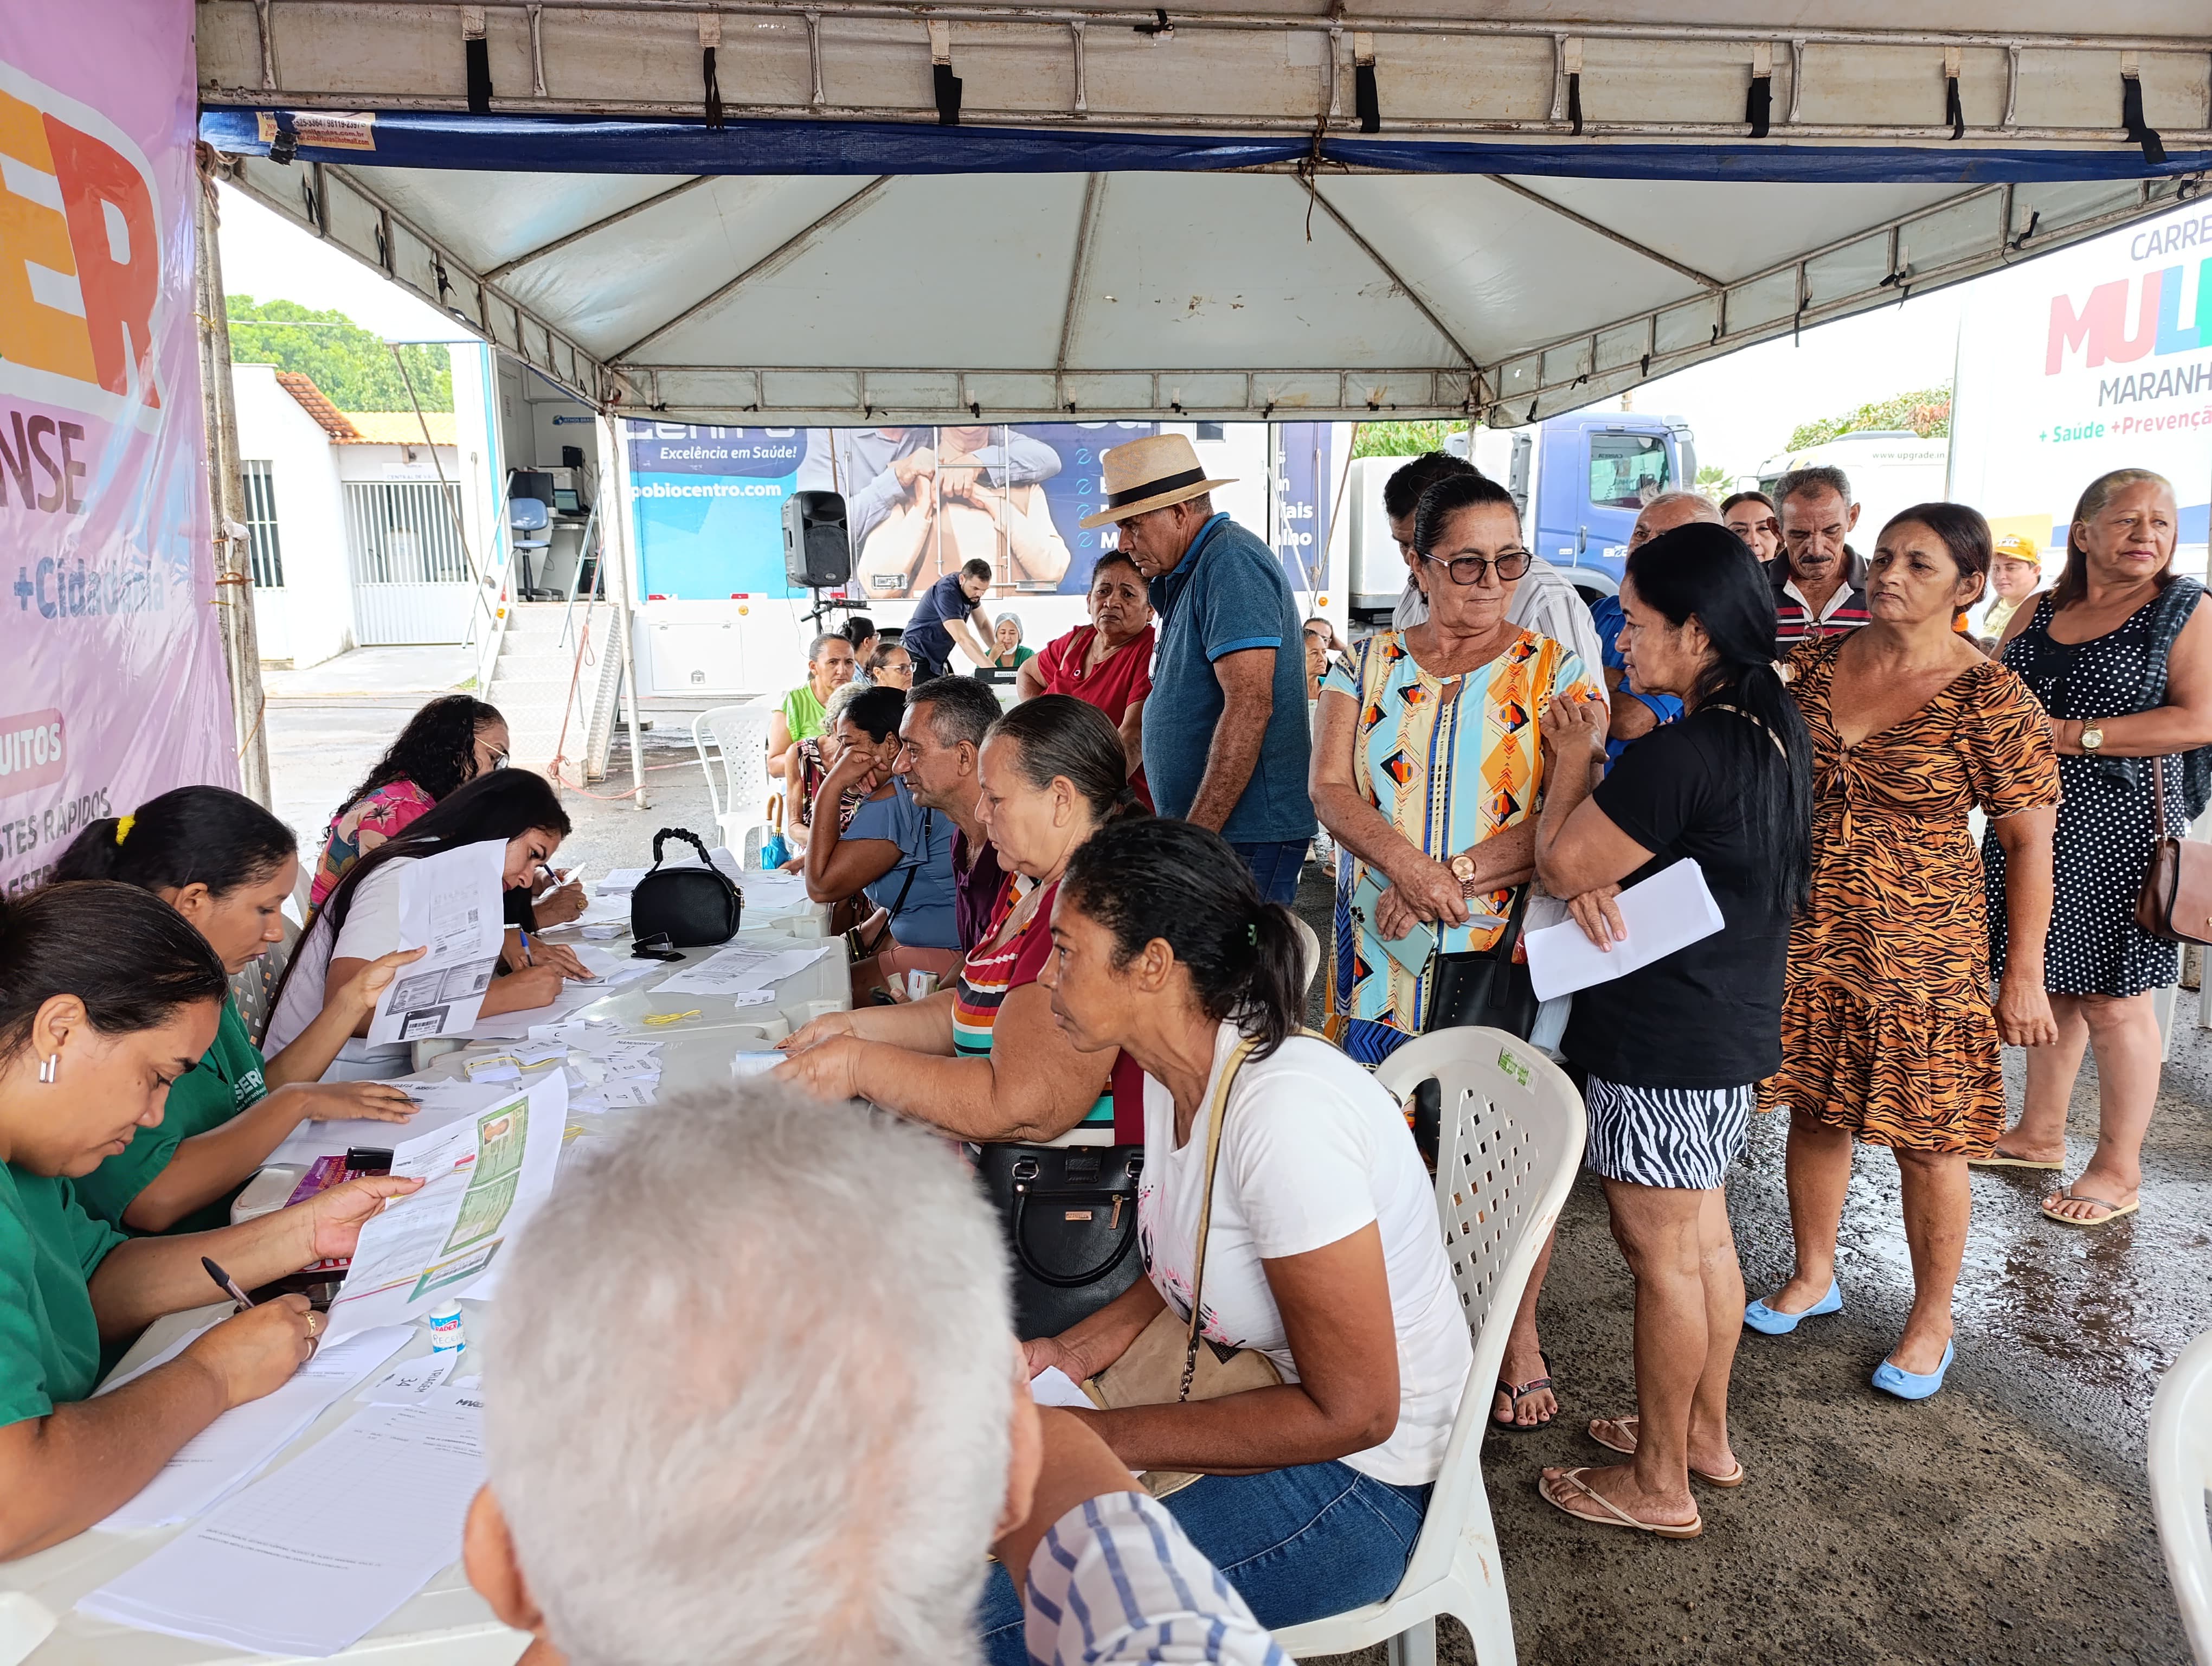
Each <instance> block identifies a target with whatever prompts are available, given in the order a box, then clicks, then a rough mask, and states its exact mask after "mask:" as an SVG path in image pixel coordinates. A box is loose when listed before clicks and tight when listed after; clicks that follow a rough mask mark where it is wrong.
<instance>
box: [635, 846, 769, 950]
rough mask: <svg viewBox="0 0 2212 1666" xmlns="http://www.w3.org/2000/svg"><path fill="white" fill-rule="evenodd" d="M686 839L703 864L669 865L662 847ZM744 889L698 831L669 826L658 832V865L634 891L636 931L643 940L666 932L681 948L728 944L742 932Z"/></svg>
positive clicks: (655, 852)
mask: <svg viewBox="0 0 2212 1666" xmlns="http://www.w3.org/2000/svg"><path fill="white" fill-rule="evenodd" d="M671 839H681V840H683V841H684V843H686V844H688V845H690V847H691V848H693V849H694V850H696V851H697V852H698V853H699V861H700V864H701V865H700V866H697V867H693V866H690V864H689V863H686V864H684V866H681V867H663V866H661V865H660V861H661V856H660V852H661V847H662V846H663V845H665V843H666V842H668V841H669V840H671ZM744 900H745V899H744V892H743V891H739V890H738V888H737V886H736V885H732V883H731V882H730V876H729V875H728V874H726V873H723V872H722V870H721V869H720V868H718V867H716V866H714V860H713V859H712V858H711V857H709V856H708V854H707V847H706V846H705V845H704V844H702V843H701V842H700V841H699V836H698V835H696V833H692V832H690V831H688V830H685V829H684V828H681V827H664V828H662V829H661V830H660V831H659V832H658V833H656V834H654V835H653V867H652V869H651V871H650V872H648V873H647V874H646V876H645V877H644V878H643V879H640V880H639V881H638V882H637V888H636V889H635V890H634V891H631V892H630V894H629V930H630V935H631V936H632V937H633V938H634V939H636V940H637V941H638V942H640V943H643V942H646V941H647V940H648V939H652V938H655V937H663V936H665V937H666V938H667V939H668V940H669V942H670V943H671V945H674V946H675V947H677V948H679V949H696V948H700V947H702V946H704V945H708V944H711V943H726V942H728V941H729V940H730V939H732V937H735V936H736V935H737V934H738V914H739V912H740V911H741V910H742V909H743V908H744Z"/></svg>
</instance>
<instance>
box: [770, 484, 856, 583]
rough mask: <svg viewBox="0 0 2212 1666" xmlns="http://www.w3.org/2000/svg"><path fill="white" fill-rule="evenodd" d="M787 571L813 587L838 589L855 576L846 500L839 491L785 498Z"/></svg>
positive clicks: (796, 493) (784, 558) (788, 576)
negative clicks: (846, 520)
mask: <svg viewBox="0 0 2212 1666" xmlns="http://www.w3.org/2000/svg"><path fill="white" fill-rule="evenodd" d="M783 571H784V576H785V577H786V578H787V579H788V580H789V581H791V582H792V583H793V584H795V585H800V586H803V587H805V588H806V589H809V590H834V589H836V587H838V586H839V585H841V584H843V583H844V582H845V581H847V580H848V579H850V578H851V577H852V576H853V544H852V540H851V539H850V538H848V537H847V536H846V533H845V500H844V499H843V498H842V497H840V496H838V495H837V494H836V492H793V494H792V495H791V496H789V497H787V498H786V499H784V501H783Z"/></svg>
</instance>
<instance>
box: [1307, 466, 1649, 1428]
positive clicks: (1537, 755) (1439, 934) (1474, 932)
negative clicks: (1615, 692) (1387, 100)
mask: <svg viewBox="0 0 2212 1666" xmlns="http://www.w3.org/2000/svg"><path fill="white" fill-rule="evenodd" d="M1414 553H1415V560H1414V562H1413V581H1414V583H1416V584H1417V585H1419V587H1420V588H1421V591H1422V593H1423V595H1424V597H1425V599H1426V601H1427V604H1428V617H1427V618H1426V619H1425V621H1423V622H1422V623H1419V624H1417V625H1413V626H1412V627H1411V628H1410V629H1407V630H1404V631H1398V630H1386V631H1383V632H1381V633H1379V634H1377V635H1373V636H1370V637H1369V638H1367V640H1366V641H1363V642H1361V643H1360V644H1359V645H1358V647H1357V648H1354V649H1353V650H1352V658H1353V661H1354V663H1353V664H1352V666H1343V665H1338V666H1334V667H1333V668H1332V669H1331V670H1330V671H1329V672H1328V675H1327V676H1326V677H1325V678H1323V679H1322V690H1321V697H1320V708H1319V711H1318V713H1317V714H1316V722H1315V731H1314V751H1313V775H1312V781H1311V786H1312V792H1313V803H1314V811H1315V813H1316V815H1318V816H1319V817H1320V818H1321V823H1322V826H1324V827H1326V828H1327V829H1328V830H1329V833H1330V834H1331V836H1334V838H1335V840H1336V842H1337V843H1338V844H1339V845H1340V846H1341V847H1343V848H1344V849H1345V851H1346V853H1348V854H1349V855H1350V857H1351V859H1352V860H1349V861H1346V862H1340V863H1339V864H1338V867H1337V903H1336V910H1335V919H1336V922H1337V923H1336V933H1337V940H1336V942H1335V943H1334V945H1333V952H1332V953H1331V955H1330V957H1329V964H1330V966H1331V967H1332V968H1333V971H1332V974H1331V984H1332V988H1331V989H1330V992H1329V993H1330V1000H1329V1020H1328V1033H1329V1036H1330V1037H1331V1039H1333V1040H1334V1041H1335V1042H1336V1043H1338V1044H1339V1045H1340V1046H1341V1047H1342V1048H1343V1049H1344V1050H1345V1051H1346V1053H1349V1054H1350V1055H1352V1057H1353V1058H1355V1059H1357V1060H1358V1061H1360V1062H1361V1063H1363V1064H1368V1065H1373V1064H1377V1063H1380V1062H1381V1061H1383V1059H1386V1058H1388V1057H1389V1055H1391V1054H1392V1053H1394V1052H1395V1051H1396V1050H1397V1049H1399V1048H1400V1047H1401V1046H1402V1045H1404V1044H1405V1043H1407V1042H1408V1041H1410V1040H1412V1039H1413V1037H1415V1036H1418V1035H1419V1034H1421V1033H1422V1032H1423V1031H1425V1030H1428V1029H1431V1028H1433V1027H1435V1026H1434V1018H1433V1014H1432V1012H1431V1002H1432V1001H1433V1000H1434V999H1435V997H1436V982H1437V964H1436V962H1437V957H1436V956H1435V955H1428V956H1417V955H1413V954H1410V953H1407V950H1406V949H1405V947H1404V946H1403V939H1406V938H1407V937H1408V936H1409V935H1410V934H1412V933H1413V930H1414V927H1416V926H1417V925H1418V926H1423V927H1428V928H1430V929H1431V930H1432V931H1433V932H1434V933H1435V935H1436V947H1437V952H1438V953H1441V954H1457V953H1461V952H1467V951H1473V950H1481V949H1486V948H1489V947H1491V946H1492V945H1494V944H1495V943H1496V942H1497V941H1498V936H1499V934H1500V933H1501V931H1502V930H1503V929H1504V928H1503V927H1502V926H1501V925H1498V924H1485V923H1481V920H1487V919H1492V918H1496V919H1502V918H1503V917H1504V915H1508V914H1509V913H1510V911H1511V909H1512V907H1513V904H1514V902H1515V900H1516V893H1517V891H1518V890H1519V888H1520V887H1521V886H1522V885H1525V884H1526V883H1528V879H1529V877H1530V876H1531V875H1532V874H1533V873H1534V872H1535V861H1536V856H1535V849H1536V847H1535V836H1536V811H1537V808H1538V806H1539V805H1540V804H1541V801H1542V789H1543V786H1544V781H1545V773H1546V770H1547V768H1548V764H1549V760H1548V759H1547V757H1546V754H1545V751H1544V749H1543V747H1542V745H1541V740H1540V738H1539V735H1538V731H1537V721H1538V720H1539V719H1540V718H1541V716H1542V715H1543V714H1544V713H1545V712H1546V711H1547V709H1549V708H1550V707H1551V705H1552V703H1553V702H1554V701H1556V700H1559V699H1563V698H1564V699H1570V700H1587V701H1595V702H1597V703H1598V704H1599V705H1600V706H1601V707H1602V706H1603V705H1604V703H1605V692H1604V689H1603V687H1602V685H1601V684H1599V683H1598V681H1597V680H1596V673H1595V671H1594V670H1593V669H1592V668H1591V667H1589V666H1584V665H1583V662H1582V660H1581V659H1580V657H1579V656H1577V654H1575V653H1574V651H1573V650H1572V649H1571V648H1567V647H1565V645H1564V644H1562V643H1559V642H1555V641H1553V640H1552V639H1551V638H1550V637H1548V636H1539V635H1536V634H1535V633H1534V632H1533V631H1528V630H1524V629H1522V628H1521V627H1520V626H1518V625H1516V624H1514V623H1511V621H1510V620H1509V619H1508V618H1507V617H1506V609H1507V607H1508V605H1510V603H1511V601H1512V599H1513V587H1514V585H1515V584H1516V582H1517V581H1519V580H1520V579H1521V578H1522V576H1523V575H1526V574H1527V573H1528V569H1529V562H1530V556H1529V553H1528V548H1527V546H1525V545H1524V544H1522V541H1521V522H1520V517H1519V515H1518V514H1517V513H1516V511H1515V509H1514V507H1513V499H1512V497H1511V496H1510V495H1509V494H1508V493H1507V491H1506V490H1505V489H1504V487H1503V486H1501V485H1499V484H1498V483H1496V482H1495V481H1492V480H1489V479H1486V478H1485V477H1483V476H1481V475H1479V474H1474V473H1472V472H1470V473H1468V474H1455V475H1449V476H1447V477H1444V478H1443V479H1442V480H1439V481H1437V483H1435V484H1434V485H1432V486H1431V487H1430V488H1429V489H1427V490H1426V491H1425V492H1423V493H1422V494H1421V499H1420V504H1419V508H1418V509H1416V511H1415V512H1414ZM1370 874H1372V875H1373V876H1374V878H1375V879H1376V882H1377V883H1378V884H1379V885H1381V886H1382V888H1383V889H1382V895H1381V897H1380V900H1379V901H1378V902H1377V903H1376V904H1375V906H1374V908H1373V909H1372V911H1371V917H1368V918H1364V919H1362V918H1359V917H1357V916H1355V915H1354V913H1353V903H1354V899H1355V898H1357V897H1358V895H1359V891H1360V887H1361V885H1362V884H1363V882H1364V881H1365V880H1366V879H1367V878H1368V876H1369V875H1370ZM1362 912H1363V913H1364V912H1366V911H1365V910H1363V911H1362ZM1477 916H1480V919H1478V918H1477ZM1394 948H1395V953H1394V952H1393V950H1394ZM1400 956H1403V957H1404V958H1405V960H1406V961H1410V962H1411V963H1412V964H1410V965H1408V964H1403V963H1401V959H1400V958H1399V957H1400ZM1540 1283H1541V1269H1540V1276H1539V1278H1537V1279H1534V1280H1530V1285H1529V1288H1530V1291H1531V1292H1532V1297H1533V1292H1534V1290H1535V1289H1536V1287H1537V1286H1538V1285H1539V1284H1540ZM1505 1373H1506V1377H1507V1383H1501V1385H1500V1393H1499V1395H1498V1398H1499V1401H1500V1402H1502V1403H1501V1404H1500V1405H1499V1406H1498V1408H1497V1411H1498V1412H1502V1413H1503V1414H1504V1415H1503V1416H1502V1417H1500V1418H1499V1419H1498V1421H1500V1422H1501V1423H1502V1424H1504V1425H1510V1426H1521V1427H1534V1426H1536V1425H1537V1424H1538V1423H1540V1422H1542V1421H1545V1420H1547V1412H1548V1395H1547V1392H1546V1390H1547V1377H1546V1373H1545V1371H1544V1367H1543V1365H1542V1363H1541V1356H1540V1354H1539V1352H1538V1348H1537V1345H1536V1332H1535V1321H1534V1307H1533V1300H1532V1302H1531V1303H1530V1304H1524V1309H1523V1312H1522V1322H1521V1323H1519V1324H1516V1328H1515V1336H1514V1340H1513V1341H1512V1342H1510V1343H1509V1344H1508V1345H1507V1348H1506V1353H1505ZM1508 1384H1510V1386H1508ZM1532 1396H1535V1398H1534V1399H1532V1398H1531V1397H1532ZM1523 1402H1528V1403H1527V1404H1523Z"/></svg>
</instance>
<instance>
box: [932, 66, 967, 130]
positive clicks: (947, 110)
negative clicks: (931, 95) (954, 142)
mask: <svg viewBox="0 0 2212 1666" xmlns="http://www.w3.org/2000/svg"><path fill="white" fill-rule="evenodd" d="M929 68H930V72H931V76H932V77H933V79H934V81H935V82H936V84H937V124H938V125H939V126H940V127H957V126H959V125H960V77H959V76H956V75H954V74H953V73H952V66H951V64H931V65H930V66H929Z"/></svg>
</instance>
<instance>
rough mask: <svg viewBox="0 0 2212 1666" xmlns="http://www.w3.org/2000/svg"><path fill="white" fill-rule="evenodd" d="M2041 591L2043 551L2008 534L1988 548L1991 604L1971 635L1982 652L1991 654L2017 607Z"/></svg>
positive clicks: (1994, 650) (2032, 540)
mask: <svg viewBox="0 0 2212 1666" xmlns="http://www.w3.org/2000/svg"><path fill="white" fill-rule="evenodd" d="M2042 588H2043V552H2042V551H2041V550H2039V549H2037V548H2036V547H2035V540H2034V539H2033V538H2024V537H2022V536H2021V534H2020V533H2018V532H2007V533H2006V534H2005V535H2004V536H2003V537H2002V538H1997V539H1996V540H1994V541H1993V542H1992V544H1991V545H1990V601H1989V605H1987V606H1985V607H1984V609H1983V610H1982V618H1981V627H1980V629H1978V630H1976V631H1975V632H1974V635H1975V636H1976V638H1977V639H1978V641H1980V642H1981V645H1982V651H1983V652H1984V653H1985V654H1995V653H1996V648H1997V643H1998V642H1999V641H2002V638H2003V636H2004V630H2005V626H2006V625H2007V624H2008V623H2011V621H2012V616H2013V615H2014V614H2015V613H2016V612H2017V611H2019V610H2020V605H2021V603H2022V602H2024V601H2026V600H2027V599H2028V598H2029V597H2030V596H2033V594H2035V593H2036V592H2037V591H2039V590H2040V589H2042Z"/></svg>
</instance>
